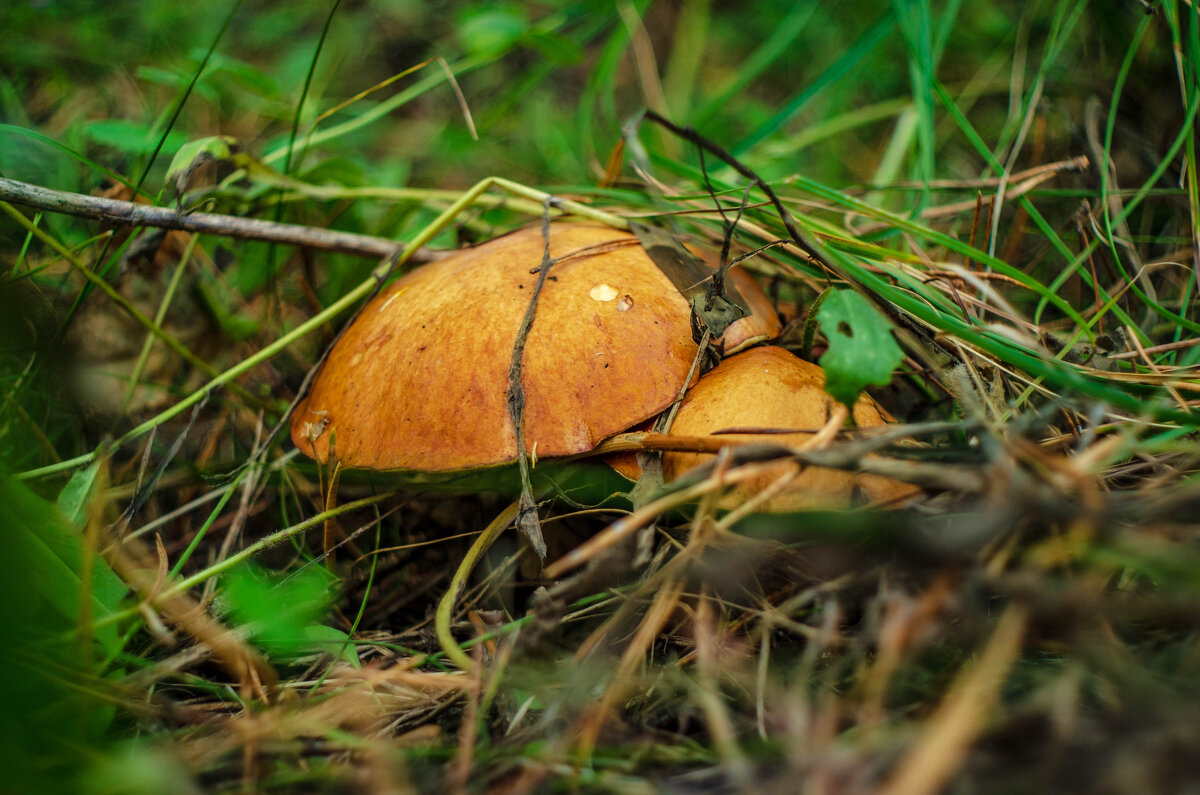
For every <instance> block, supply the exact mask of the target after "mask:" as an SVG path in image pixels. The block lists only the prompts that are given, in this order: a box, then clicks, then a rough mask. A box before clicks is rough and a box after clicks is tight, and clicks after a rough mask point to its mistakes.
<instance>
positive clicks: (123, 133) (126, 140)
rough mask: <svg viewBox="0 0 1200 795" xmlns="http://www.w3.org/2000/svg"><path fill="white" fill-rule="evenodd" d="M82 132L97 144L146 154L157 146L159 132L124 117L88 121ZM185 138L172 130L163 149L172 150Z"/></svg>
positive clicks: (137, 153)
mask: <svg viewBox="0 0 1200 795" xmlns="http://www.w3.org/2000/svg"><path fill="white" fill-rule="evenodd" d="M84 132H86V133H87V136H88V138H89V139H91V140H92V141H94V142H96V143H98V144H104V145H106V146H111V147H112V148H113V149H116V150H117V151H120V152H128V153H130V154H134V155H148V154H150V153H151V152H153V151H154V148H155V147H156V146H158V138H159V133H157V132H155V131H154V130H152V129H150V127H149V126H147V125H146V124H142V123H139V122H132V121H125V120H124V119H97V120H96V121H90V122H87V123H86V124H85V125H84ZM186 140H187V137H186V136H185V135H184V134H183V133H181V132H172V133H171V134H169V135H168V136H167V142H166V144H165V145H164V146H163V151H166V152H173V151H175V150H176V149H178V148H179V147H181V146H183V144H184V141H186Z"/></svg>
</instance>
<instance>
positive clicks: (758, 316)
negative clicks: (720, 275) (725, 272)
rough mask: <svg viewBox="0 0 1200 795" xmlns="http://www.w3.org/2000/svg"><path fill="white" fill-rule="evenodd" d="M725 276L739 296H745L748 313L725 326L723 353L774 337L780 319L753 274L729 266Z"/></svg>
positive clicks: (779, 325)
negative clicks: (727, 326) (729, 268)
mask: <svg viewBox="0 0 1200 795" xmlns="http://www.w3.org/2000/svg"><path fill="white" fill-rule="evenodd" d="M728 278H729V280H730V281H731V282H733V286H734V287H736V288H737V289H738V292H739V293H741V294H742V298H744V299H746V311H747V312H748V313H749V314H747V315H746V316H745V317H743V318H739V319H738V320H735V321H734V322H733V323H731V324H730V326H729V328H727V329H725V336H724V337H723V340H724V343H725V353H726V354H733V353H737V352H738V351H740V350H744V349H746V348H748V347H750V346H751V345H757V344H758V343H760V342H764V341H766V340H773V339H775V338H776V337H778V336H779V333H780V332H781V331H783V323H782V322H781V321H780V320H779V313H778V312H776V311H775V305H774V304H773V303H771V299H770V298H769V297H768V296H767V294H766V293H765V292H763V288H762V287H760V286H759V284H758V282H757V281H755V280H754V277H753V276H751V275H750V274H749V273H748V272H746V271H745V270H744V269H743V268H733V269H732V270H730V271H729V276H728Z"/></svg>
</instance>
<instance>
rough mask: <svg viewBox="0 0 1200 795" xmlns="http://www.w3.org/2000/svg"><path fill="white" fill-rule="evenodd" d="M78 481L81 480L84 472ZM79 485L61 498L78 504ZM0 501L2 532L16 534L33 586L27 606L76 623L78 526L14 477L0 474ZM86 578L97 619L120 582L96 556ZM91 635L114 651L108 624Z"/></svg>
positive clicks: (115, 601) (113, 600) (111, 607)
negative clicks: (3, 517)
mask: <svg viewBox="0 0 1200 795" xmlns="http://www.w3.org/2000/svg"><path fill="white" fill-rule="evenodd" d="M82 480H84V481H86V480H87V475H86V474H85V475H84V476H83V477H82ZM92 482H93V483H94V475H93V476H92ZM81 489H82V486H80V485H79V484H76V486H74V487H73V494H69V495H68V498H67V500H65V502H67V503H70V502H73V501H76V502H78V503H79V504H80V505H82V503H83V502H84V501H85V500H86V497H79V498H78V500H77V499H76V496H74V493H77V492H78V490H81ZM0 504H2V505H4V512H5V513H6V514H7V518H8V522H7V525H8V526H7V528H6V531H7V532H9V533H12V534H14V535H15V536H17V538H16V539H14V543H19V544H21V545H22V549H23V550H24V552H25V556H26V558H27V560H26V561H25V562H24V563H23V565H24V566H26V567H27V568H28V570H29V574H30V577H31V579H32V581H33V583H34V590H35V593H33V594H30V595H29V596H30V597H31V600H32V601H31V604H41V605H44V606H46V607H48V608H49V609H50V610H52V611H53V612H54V613H57V614H58V615H60V616H63V617H65V618H67V619H69V620H70V621H71V622H72V623H73V622H76V621H78V618H79V589H80V587H81V585H82V580H81V577H80V575H81V572H82V567H83V561H84V549H83V535H82V533H81V532H80V525H76V524H75V523H73V522H72V520H71V519H69V518H68V517H67V516H66V515H64V514H63V512H62V511H61V510H59V508H58V507H57V506H55V505H53V504H51V503H49V502H47V501H46V500H44V499H42V498H41V497H39V496H38V495H36V494H34V493H33V492H32V491H30V490H29V488H28V487H27V486H25V485H24V484H23V483H21V482H20V481H18V480H16V479H15V478H11V477H3V478H0ZM91 579H92V611H93V615H94V616H95V617H96V618H101V617H103V616H107V615H109V614H111V613H113V612H115V611H116V609H117V607H118V606H119V605H120V602H121V599H122V598H124V596H125V593H126V590H127V589H126V586H125V583H124V582H122V581H121V579H120V578H119V577H117V575H116V574H114V573H113V571H112V569H110V568H109V567H108V564H107V563H105V561H104V559H103V558H101V557H99V556H97V555H93V556H92V559H91ZM96 638H97V639H98V640H99V641H100V642H101V643H102V644H104V646H105V648H106V650H108V651H110V652H115V651H116V650H117V646H118V643H119V641H118V638H117V630H116V627H115V626H114V625H109V626H107V627H104V628H102V629H100V630H98V631H97V632H96Z"/></svg>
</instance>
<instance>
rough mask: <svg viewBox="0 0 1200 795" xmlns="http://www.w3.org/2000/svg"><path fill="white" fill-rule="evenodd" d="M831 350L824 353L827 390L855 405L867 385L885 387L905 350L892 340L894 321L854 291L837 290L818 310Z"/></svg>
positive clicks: (822, 360) (828, 296) (846, 402)
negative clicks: (890, 321)
mask: <svg viewBox="0 0 1200 795" xmlns="http://www.w3.org/2000/svg"><path fill="white" fill-rule="evenodd" d="M817 322H818V323H820V325H821V331H822V332H823V333H824V334H825V338H826V339H828V340H829V350H827V351H825V353H824V355H822V356H821V360H820V364H821V367H823V368H825V391H826V392H828V393H829V394H831V395H833V397H834V398H836V399H837V400H839V401H841V402H842V403H845V404H846V405H847V406H853V405H854V401H855V400H857V399H858V395H859V393H860V392H862V391H863V389H864V388H865V387H866V386H867V385H868V384H876V385H878V386H882V385H884V384H886V383H888V382H889V381H891V380H892V371H893V370H895V369H896V366H897V365H898V364H900V361H901V360H902V359H903V358H904V352H903V351H902V350H900V346H899V345H897V344H896V341H895V340H894V339H892V324H891V323H889V322H888V320H887V318H885V317H884V316H883V315H881V314H879V312H878V311H877V310H876V309H875V307H873V306H871V303H870V302H869V301H867V299H866V298H863V297H862V296H861V295H859V294H858V293H856V292H854V291H853V290H834V291H832V292H830V293H829V294H828V295H827V296H826V297H825V300H824V301H823V302H822V303H821V308H820V311H819V312H818V313H817Z"/></svg>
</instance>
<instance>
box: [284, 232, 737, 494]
mask: <svg viewBox="0 0 1200 795" xmlns="http://www.w3.org/2000/svg"><path fill="white" fill-rule="evenodd" d="M543 245H544V241H543V238H542V233H541V229H540V226H538V225H534V226H531V227H529V228H526V229H522V230H519V231H517V232H514V233H512V234H510V235H506V236H504V237H501V238H497V239H496V240H492V241H490V242H488V243H485V244H483V245H480V246H477V247H475V248H471V249H466V250H464V251H461V252H458V253H456V254H455V255H454V256H452V257H449V258H447V259H444V260H441V261H438V262H435V263H433V264H430V265H426V266H424V267H422V268H420V269H418V270H415V271H413V272H411V273H409V274H407V275H406V276H404V277H403V278H401V279H399V280H398V281H396V282H395V283H394V284H393V285H391V286H390V287H389V288H388V289H386V290H385V291H384V292H382V293H381V294H380V295H379V296H378V297H377V298H375V300H373V301H372V302H371V303H370V304H368V305H367V306H366V307H365V308H364V309H363V311H362V313H361V314H360V315H359V316H358V318H357V319H356V320H355V321H354V323H353V324H352V325H351V326H350V327H349V328H348V329H347V330H346V333H345V334H344V335H343V336H342V338H341V339H340V340H339V341H338V342H337V344H336V345H335V346H334V347H333V349H332V350H331V351H330V352H329V356H328V358H327V359H326V361H325V364H324V365H323V367H322V369H321V372H320V373H319V374H318V376H317V378H316V379H315V381H314V383H313V385H312V389H311V391H310V393H309V395H308V397H307V398H306V399H305V400H304V401H303V402H302V403H301V404H300V405H299V406H297V408H296V412H295V414H294V416H293V418H292V439H293V441H294V442H295V444H296V445H297V447H299V448H300V449H301V450H302V451H303V452H305V453H307V454H309V455H312V456H314V457H316V458H317V459H318V460H320V461H323V462H324V461H326V460H327V459H328V457H329V446H330V440H331V439H332V440H333V446H334V454H335V455H336V457H337V458H338V459H339V460H340V461H341V463H342V464H343V465H344V466H348V467H351V468H364V469H384V470H391V469H400V470H418V471H427V472H439V471H450V470H461V469H473V468H477V467H486V466H492V465H498V464H503V463H508V462H511V461H513V460H515V458H516V455H517V450H516V435H515V430H514V428H513V424H512V422H511V420H510V418H509V414H508V408H507V405H506V396H507V391H508V371H509V362H510V359H511V356H512V349H513V344H514V342H515V339H516V335H517V331H518V329H519V327H520V325H521V320H522V318H523V316H524V314H525V311H526V308H527V306H528V304H529V297H530V294H531V292H532V290H533V287H534V285H535V283H536V281H537V275H536V273H530V271H531V270H532V269H536V268H537V267H538V266H540V265H541V262H542V252H543ZM550 253H551V255H552V256H553V257H554V258H555V260H556V263H555V264H554V266H553V267H552V269H551V270H550V273H549V275H548V279H547V281H546V283H545V286H544V288H543V291H542V293H541V296H540V298H539V301H538V307H537V315H536V319H535V320H534V323H533V327H532V329H531V330H530V333H529V337H528V340H527V342H526V346H525V353H524V359H523V376H522V382H523V386H524V391H525V399H526V404H525V413H524V422H525V429H524V430H525V438H526V443H527V446H528V448H529V451H530V452H536V454H537V455H538V456H539V457H542V456H546V457H548V456H562V455H573V454H576V453H581V452H585V451H587V450H590V449H591V448H593V447H594V446H595V445H596V444H597V443H598V442H599V441H600V440H601V439H603V438H604V437H606V436H610V435H612V434H614V433H617V432H619V431H621V430H624V429H625V428H628V427H629V426H631V425H633V424H635V423H637V422H640V421H642V420H643V419H645V418H647V417H650V416H653V415H654V414H656V413H658V412H659V411H661V410H662V409H663V408H665V407H666V406H667V405H669V404H670V403H671V401H672V400H674V398H675V397H676V395H677V394H678V392H679V390H680V388H681V387H682V386H683V383H684V380H685V379H686V378H687V373H688V371H689V369H690V367H691V364H692V360H693V358H694V357H695V354H696V345H695V343H694V342H693V341H692V335H691V326H690V309H689V307H688V304H687V302H686V301H685V300H684V298H683V297H682V296H681V295H680V294H679V292H678V291H677V290H676V288H675V287H674V286H673V285H672V284H671V282H670V281H669V280H668V279H667V277H666V276H664V275H663V274H662V272H661V271H660V270H659V269H658V268H657V267H656V266H655V265H654V263H653V262H652V261H651V260H650V258H649V257H648V256H647V255H646V254H645V252H644V251H643V250H642V248H641V246H640V245H639V244H638V241H637V238H635V237H634V236H633V235H631V234H628V233H626V232H621V231H618V230H614V229H611V228H609V227H604V226H596V225H587V224H573V223H555V224H552V225H551V227H550ZM739 287H740V285H739ZM760 292H761V291H760ZM748 300H749V299H748ZM730 331H732V327H731V329H730Z"/></svg>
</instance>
